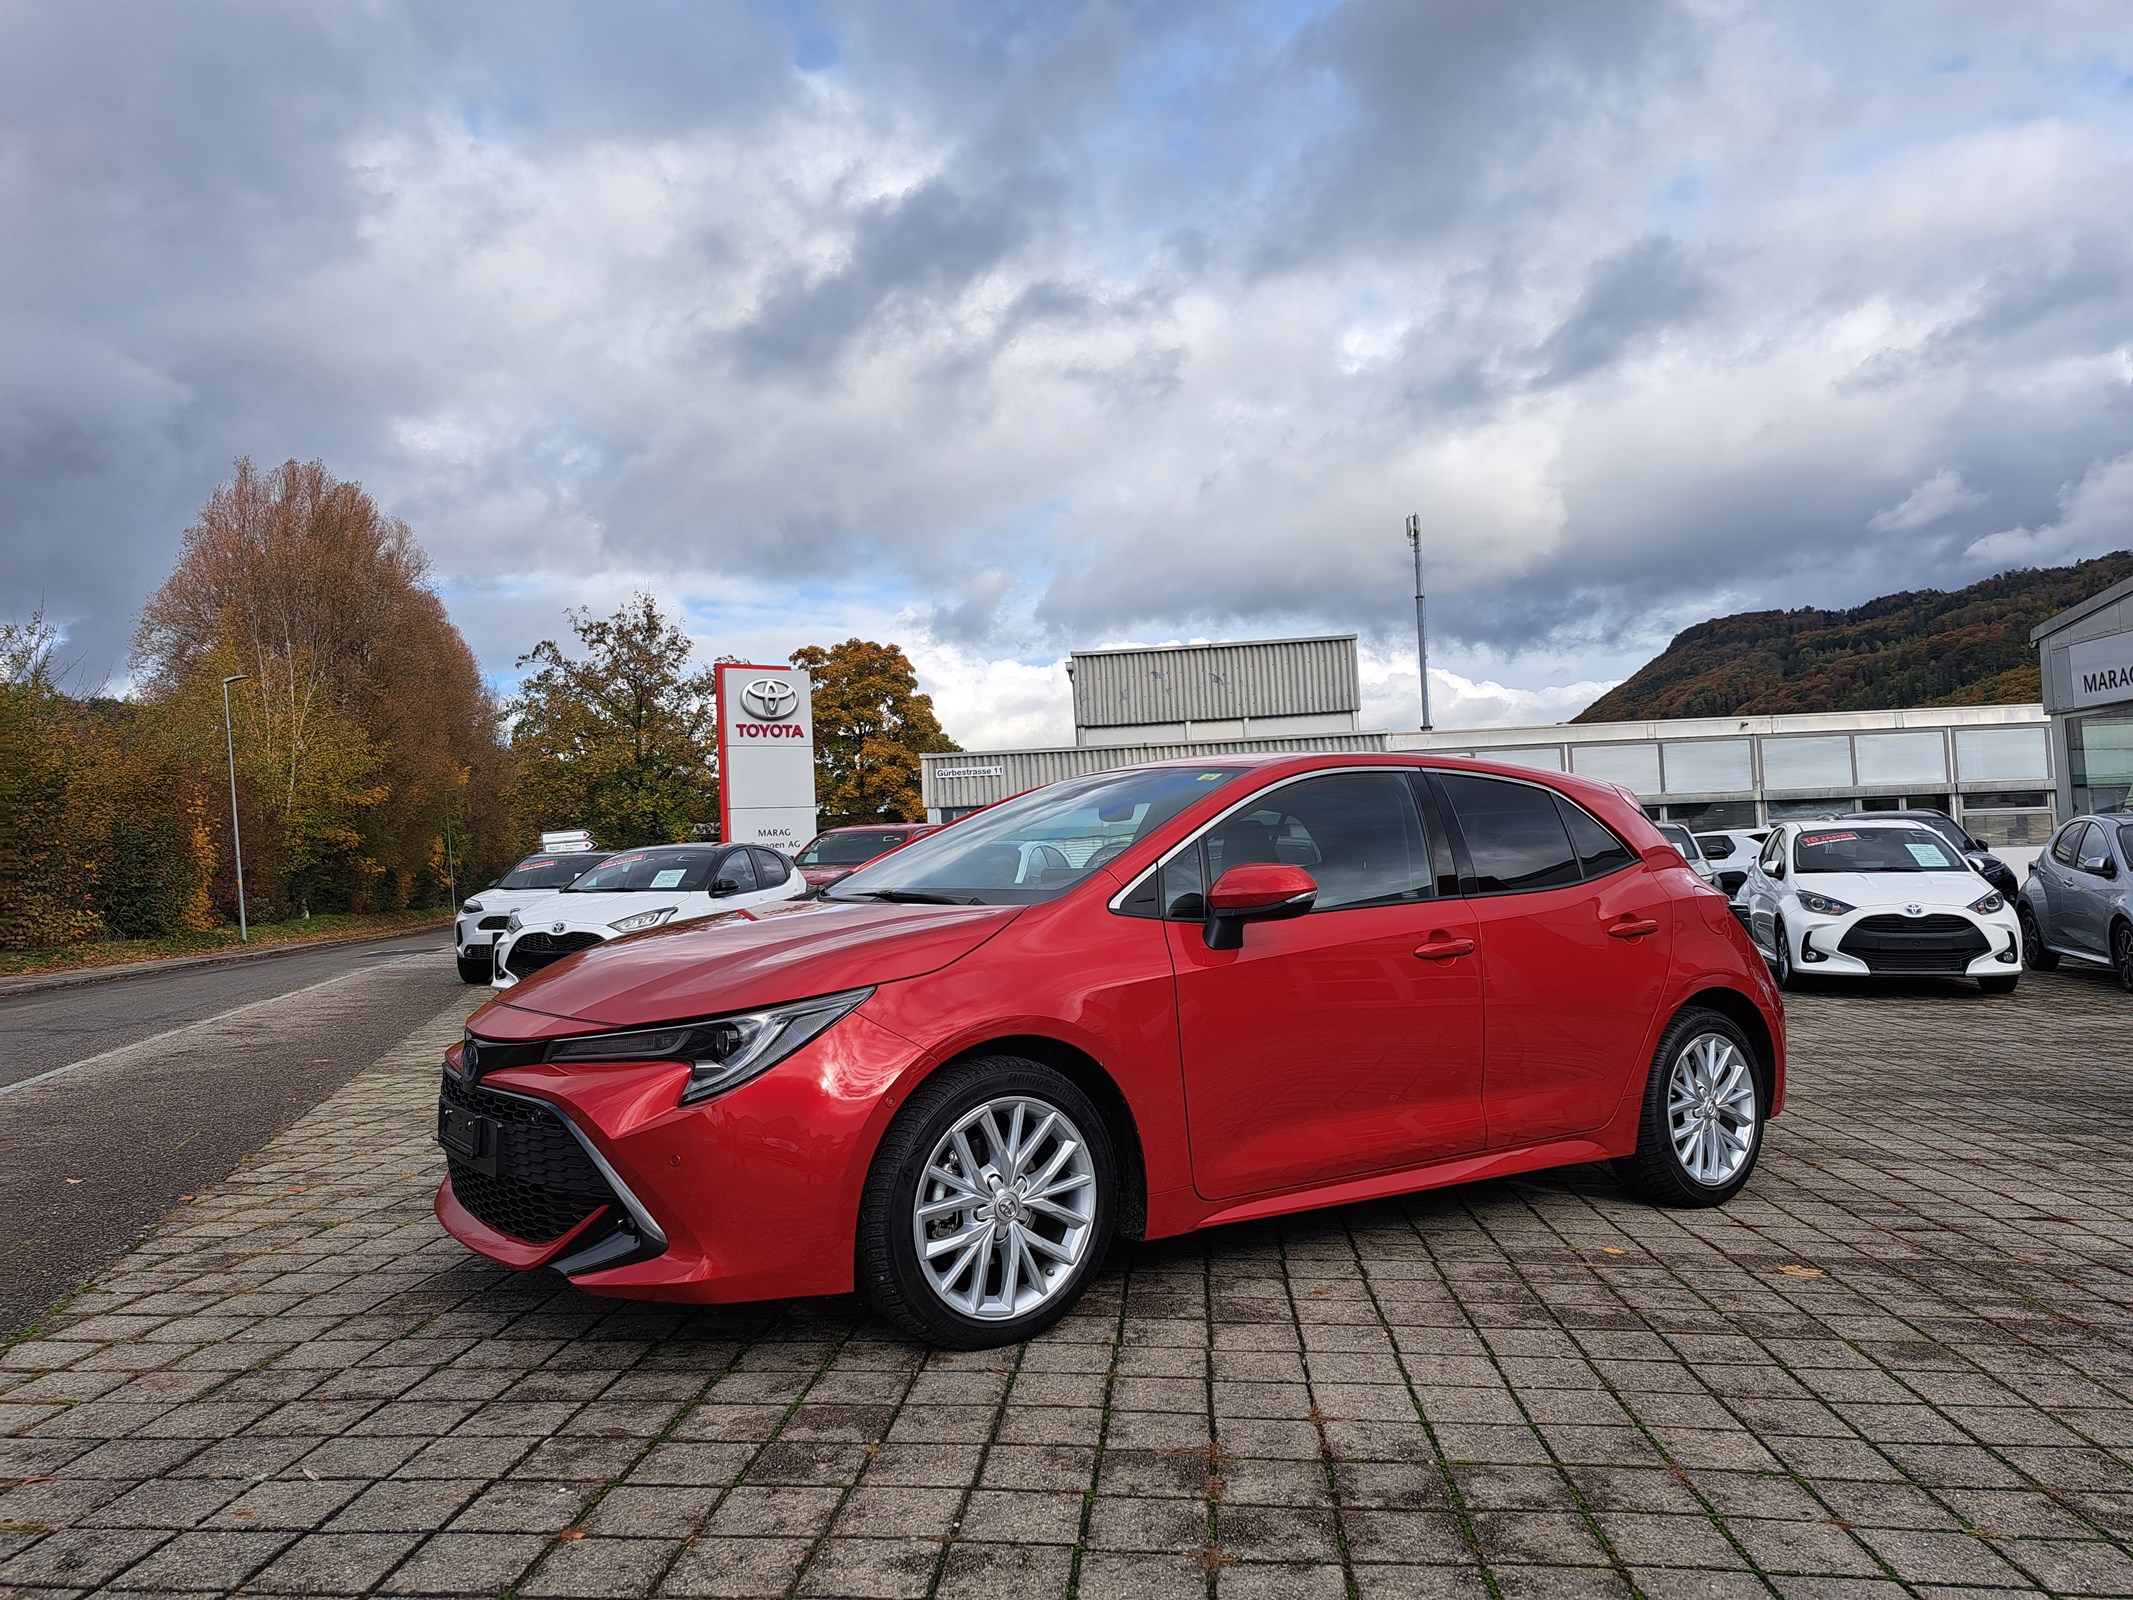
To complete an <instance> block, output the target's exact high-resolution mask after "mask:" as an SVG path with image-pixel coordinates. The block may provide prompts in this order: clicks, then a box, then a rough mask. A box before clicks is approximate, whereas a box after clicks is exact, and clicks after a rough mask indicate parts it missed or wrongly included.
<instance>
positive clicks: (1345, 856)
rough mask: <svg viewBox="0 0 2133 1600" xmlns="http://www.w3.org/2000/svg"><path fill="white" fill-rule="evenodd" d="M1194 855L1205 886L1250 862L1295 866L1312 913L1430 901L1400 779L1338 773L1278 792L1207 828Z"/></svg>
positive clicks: (1410, 798)
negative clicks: (1200, 859) (1198, 855)
mask: <svg viewBox="0 0 2133 1600" xmlns="http://www.w3.org/2000/svg"><path fill="white" fill-rule="evenodd" d="M1200 848H1201V850H1202V852H1204V857H1205V859H1204V863H1203V865H1202V866H1201V868H1199V869H1198V870H1200V871H1204V873H1205V874H1206V878H1207V880H1208V881H1210V882H1219V881H1220V879H1221V877H1222V874H1223V873H1225V872H1227V871H1228V870H1229V869H1230V868H1231V867H1237V866H1245V865H1248V864H1250V863H1253V862H1279V863H1281V864H1283V865H1285V866H1292V867H1302V868H1303V869H1304V870H1305V871H1306V872H1308V873H1310V874H1311V877H1312V879H1313V880H1314V881H1315V882H1316V883H1317V884H1318V899H1317V902H1316V904H1315V906H1314V907H1313V909H1314V911H1341V910H1348V909H1352V908H1354V907H1357V906H1378V905H1398V904H1400V903H1402V902H1404V901H1411V900H1426V899H1428V898H1430V893H1431V886H1432V880H1433V874H1432V872H1431V869H1430V861H1429V846H1428V843H1427V841H1426V840H1425V839H1424V838H1423V834H1422V818H1421V814H1420V812H1418V811H1417V810H1416V808H1415V796H1414V790H1413V788H1412V786H1411V785H1410V784H1409V783H1408V781H1407V777H1406V775H1405V774H1404V773H1400V772H1382V773H1380V772H1352V773H1337V774H1333V775H1329V776H1327V777H1323V778H1307V779H1305V780H1303V781H1302V782H1300V783H1292V784H1287V785H1284V786H1283V787H1281V788H1279V789H1276V790H1275V791H1274V792H1273V793H1271V794H1269V795H1268V796H1267V797H1266V800H1265V803H1264V804H1261V805H1255V806H1250V807H1247V808H1246V809H1245V810H1243V811H1239V812H1237V813H1236V814H1235V815H1233V816H1228V817H1225V818H1223V819H1222V821H1221V822H1219V823H1217V824H1216V825H1215V826H1214V827H1212V828H1210V829H1208V831H1207V835H1206V837H1205V838H1204V839H1203V840H1202V841H1201V847H1200ZM1188 853H1190V852H1188ZM1184 882H1185V880H1183V879H1181V887H1182V886H1183V884H1184ZM1167 889H1168V885H1167V884H1166V891H1167ZM1185 892H1188V893H1189V892H1191V891H1190V890H1189V889H1188V890H1186V891H1185ZM1172 903H1173V904H1174V903H1175V901H1174V899H1173V901H1172Z"/></svg>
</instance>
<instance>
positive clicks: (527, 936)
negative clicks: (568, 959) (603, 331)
mask: <svg viewBox="0 0 2133 1600" xmlns="http://www.w3.org/2000/svg"><path fill="white" fill-rule="evenodd" d="M599 942H600V936H599V935H598V934H597V933H522V934H520V935H519V936H518V940H517V942H516V943H514V944H513V945H512V946H511V953H510V954H509V955H507V956H505V957H504V970H505V971H507V972H509V973H510V974H511V975H512V976H513V977H514V978H530V977H531V976H533V974H534V973H536V972H538V971H540V970H541V968H543V967H545V966H549V965H551V964H553V963H555V962H557V961H561V960H562V959H563V958H564V957H565V956H569V955H576V954H577V953H578V952H579V951H580V950H590V949H591V948H592V947H593V946H594V945H596V944H598V943H599Z"/></svg>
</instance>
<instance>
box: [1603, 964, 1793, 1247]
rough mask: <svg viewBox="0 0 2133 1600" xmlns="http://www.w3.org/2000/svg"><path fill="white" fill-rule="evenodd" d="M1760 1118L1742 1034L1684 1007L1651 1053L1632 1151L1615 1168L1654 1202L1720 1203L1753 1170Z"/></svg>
mask: <svg viewBox="0 0 2133 1600" xmlns="http://www.w3.org/2000/svg"><path fill="white" fill-rule="evenodd" d="M1768 1117H1769V1106H1768V1104H1767V1103H1766V1098H1765V1094H1764V1088H1763V1080H1762V1078H1761V1075H1760V1074H1758V1073H1757V1071H1756V1069H1755V1051H1754V1048H1753V1047H1752V1046H1751V1045H1750V1044H1749V1043H1748V1036H1747V1035H1746V1034H1745V1033H1743V1032H1742V1031H1741V1029H1740V1027H1739V1025H1738V1024H1737V1023H1735V1022H1734V1021H1733V1020H1732V1018H1730V1017H1727V1016H1723V1015H1721V1014H1720V1013H1718V1012H1716V1011H1707V1010H1705V1009H1704V1008H1703V1007H1701V1006H1690V1007H1688V1008H1687V1009H1685V1010H1684V1011H1682V1013H1681V1014H1680V1015H1679V1016H1677V1017H1676V1018H1674V1020H1673V1021H1672V1022H1671V1023H1669V1024H1668V1025H1667V1030H1666V1032H1665V1034H1664V1035H1662V1036H1661V1038H1660V1040H1659V1048H1658V1049H1657V1050H1656V1051H1654V1052H1653V1054H1652V1069H1651V1072H1650V1073H1649V1074H1648V1075H1647V1077H1646V1079H1645V1084H1644V1111H1643V1115H1642V1117H1641V1118H1640V1120H1639V1122H1638V1124H1637V1153H1636V1154H1635V1155H1632V1156H1625V1157H1622V1158H1621V1159H1619V1160H1617V1161H1616V1162H1615V1164H1614V1167H1615V1173H1616V1175H1617V1176H1618V1177H1620V1178H1621V1180H1622V1182H1623V1185H1624V1186H1625V1187H1626V1188H1628V1189H1629V1191H1630V1192H1631V1193H1632V1194H1634V1195H1636V1196H1638V1197H1639V1198H1640V1199H1644V1200H1648V1201H1650V1202H1652V1203H1653V1204H1654V1205H1662V1206H1692V1207H1693V1206H1718V1205H1724V1204H1725V1203H1726V1202H1727V1201H1728V1200H1730V1199H1732V1198H1733V1197H1734V1196H1735V1195H1736V1194H1738V1193H1740V1190H1741V1186H1742V1185H1743V1184H1745V1183H1746V1182H1747V1181H1748V1175H1749V1174H1750V1173H1751V1172H1753V1171H1754V1170H1755V1163H1756V1159H1757V1158H1758V1157H1759V1156H1760V1155H1761V1154H1762V1150H1763V1125H1764V1123H1765V1121H1766V1120H1767V1119H1768Z"/></svg>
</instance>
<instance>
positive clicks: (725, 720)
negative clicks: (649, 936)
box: [718, 664, 815, 855]
mask: <svg viewBox="0 0 2133 1600" xmlns="http://www.w3.org/2000/svg"><path fill="white" fill-rule="evenodd" d="M814 693H815V686H814V681H813V680H812V679H810V678H809V677H808V675H807V674H806V673H805V672H802V671H801V670H800V669H799V668H798V667H741V666H733V665H731V664H723V665H721V666H720V667H719V669H718V797H719V798H718V813H719V837H720V838H722V839H725V840H728V841H730V842H733V843H737V844H767V845H769V846H770V847H771V848H772V849H773V850H783V851H784V852H785V853H786V854H787V855H791V854H793V853H794V852H795V851H797V850H798V849H799V848H800V847H801V846H802V845H804V844H806V843H807V841H808V840H810V839H812V838H813V837H814V836H815V713H814Z"/></svg>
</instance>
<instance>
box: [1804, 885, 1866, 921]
mask: <svg viewBox="0 0 2133 1600" xmlns="http://www.w3.org/2000/svg"><path fill="white" fill-rule="evenodd" d="M1800 909H1801V910H1802V911H1812V912H1813V913H1814V914H1815V915H1816V916H1818V917H1848V916H1850V915H1851V913H1852V909H1853V908H1852V907H1850V906H1848V905H1846V904H1845V903H1844V902H1843V901H1842V900H1837V899H1833V898H1831V897H1830V896H1829V895H1826V894H1810V893H1809V892H1808V891H1807V890H1805V889H1802V890H1801V891H1800Z"/></svg>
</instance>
